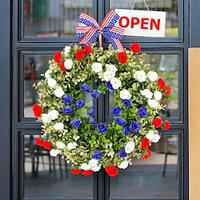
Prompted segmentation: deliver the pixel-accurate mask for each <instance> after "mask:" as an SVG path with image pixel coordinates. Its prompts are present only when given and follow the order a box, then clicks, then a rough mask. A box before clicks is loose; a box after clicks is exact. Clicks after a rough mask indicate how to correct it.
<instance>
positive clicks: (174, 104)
mask: <svg viewBox="0 0 200 200" xmlns="http://www.w3.org/2000/svg"><path fill="white" fill-rule="evenodd" d="M178 59H179V56H178V55H169V54H163V55H158V54H151V55H150V54H147V55H146V63H150V65H151V68H152V70H154V71H156V72H157V73H159V75H160V76H161V77H163V78H164V79H165V80H167V81H166V82H167V84H169V85H170V86H171V88H172V93H171V95H170V96H169V97H168V98H167V100H166V102H164V103H166V104H167V110H166V113H165V115H166V117H172V118H177V117H178V92H179V91H178V63H179V60H178ZM109 105H110V108H109V118H112V113H111V111H112V108H113V95H112V94H110V95H109Z"/></svg>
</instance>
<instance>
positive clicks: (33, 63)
mask: <svg viewBox="0 0 200 200" xmlns="http://www.w3.org/2000/svg"><path fill="white" fill-rule="evenodd" d="M49 59H50V56H33V55H25V56H24V116H25V117H33V112H32V109H31V108H32V105H33V104H34V103H36V101H37V93H36V91H35V89H34V88H33V83H37V82H38V81H39V80H40V78H41V74H44V73H45V71H46V70H47V69H48V67H49V65H48V63H49Z"/></svg>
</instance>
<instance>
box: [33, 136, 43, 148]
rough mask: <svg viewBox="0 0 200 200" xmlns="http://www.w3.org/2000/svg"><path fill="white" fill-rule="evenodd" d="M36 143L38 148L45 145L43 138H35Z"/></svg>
mask: <svg viewBox="0 0 200 200" xmlns="http://www.w3.org/2000/svg"><path fill="white" fill-rule="evenodd" d="M34 143H35V144H36V145H37V146H41V147H42V146H43V145H44V141H43V140H42V139H41V138H39V137H38V138H35V140H34Z"/></svg>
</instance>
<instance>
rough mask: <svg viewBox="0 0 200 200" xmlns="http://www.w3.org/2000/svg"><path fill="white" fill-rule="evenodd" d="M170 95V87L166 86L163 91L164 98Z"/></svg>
mask: <svg viewBox="0 0 200 200" xmlns="http://www.w3.org/2000/svg"><path fill="white" fill-rule="evenodd" d="M170 94H171V87H170V86H167V87H166V90H165V96H169V95H170Z"/></svg>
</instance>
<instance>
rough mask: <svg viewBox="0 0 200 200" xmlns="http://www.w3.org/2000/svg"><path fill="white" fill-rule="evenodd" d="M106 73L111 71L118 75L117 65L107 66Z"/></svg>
mask: <svg viewBox="0 0 200 200" xmlns="http://www.w3.org/2000/svg"><path fill="white" fill-rule="evenodd" d="M106 71H111V72H114V73H116V71H117V68H116V67H115V65H112V64H106Z"/></svg>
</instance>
